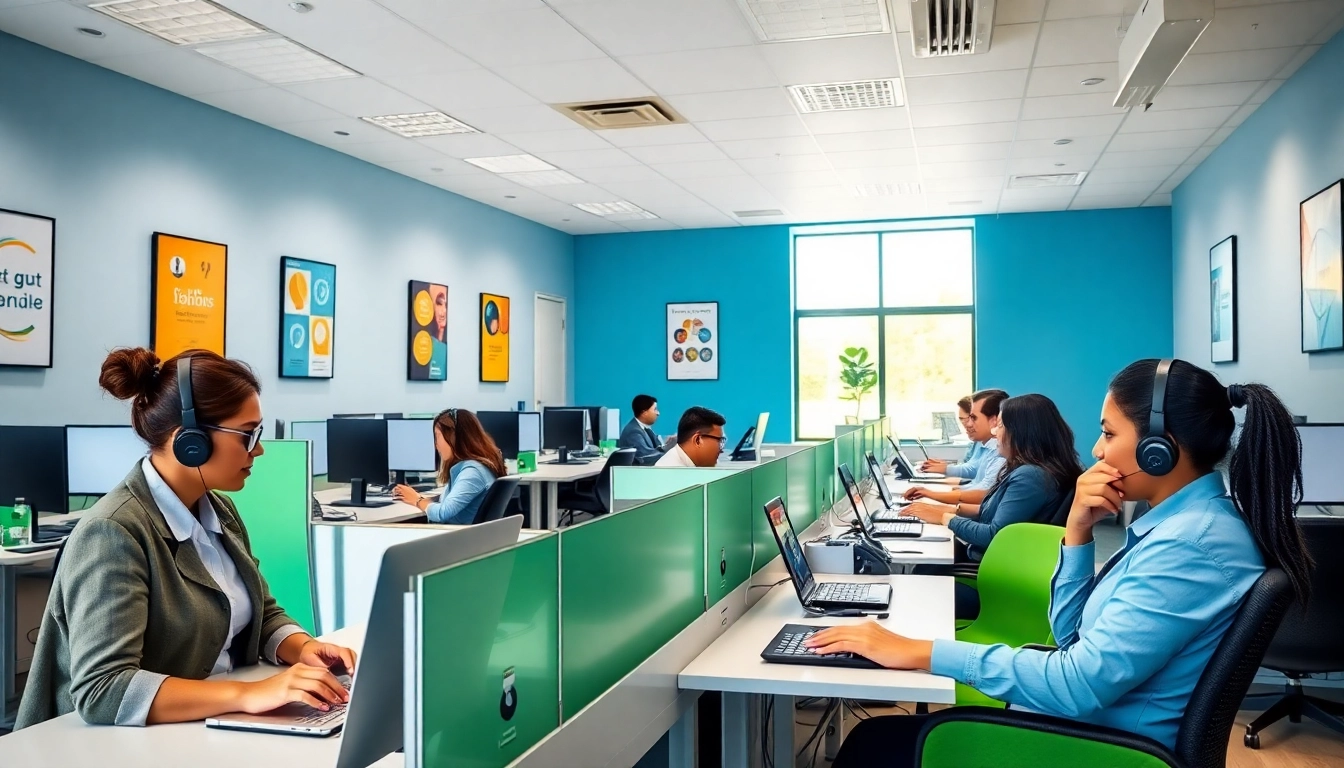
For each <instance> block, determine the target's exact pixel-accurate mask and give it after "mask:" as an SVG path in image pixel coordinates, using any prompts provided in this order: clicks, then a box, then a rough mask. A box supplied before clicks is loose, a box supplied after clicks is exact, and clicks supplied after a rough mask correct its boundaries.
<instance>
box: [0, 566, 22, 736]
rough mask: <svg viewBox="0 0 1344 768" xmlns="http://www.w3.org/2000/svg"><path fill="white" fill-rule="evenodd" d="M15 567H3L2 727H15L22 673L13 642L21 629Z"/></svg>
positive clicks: (0, 633)
mask: <svg viewBox="0 0 1344 768" xmlns="http://www.w3.org/2000/svg"><path fill="white" fill-rule="evenodd" d="M14 572H15V569H14V568H7V567H5V566H3V565H0V727H3V728H13V727H14V718H15V717H16V716H17V715H18V703H19V702H18V697H17V696H15V693H14V676H15V675H16V674H17V673H18V671H19V659H18V655H19V649H18V645H17V643H16V641H15V639H14V633H15V632H16V631H17V629H16V627H17V626H18V610H19V605H18V598H17V597H16V596H15V583H14V578H15V576H14Z"/></svg>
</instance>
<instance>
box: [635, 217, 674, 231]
mask: <svg viewBox="0 0 1344 768" xmlns="http://www.w3.org/2000/svg"><path fill="white" fill-rule="evenodd" d="M621 226H622V227H625V228H626V229H628V230H630V231H631V232H664V231H668V230H673V229H681V227H679V226H677V225H676V224H673V223H672V222H670V221H664V220H662V219H632V220H630V221H622V222H621Z"/></svg>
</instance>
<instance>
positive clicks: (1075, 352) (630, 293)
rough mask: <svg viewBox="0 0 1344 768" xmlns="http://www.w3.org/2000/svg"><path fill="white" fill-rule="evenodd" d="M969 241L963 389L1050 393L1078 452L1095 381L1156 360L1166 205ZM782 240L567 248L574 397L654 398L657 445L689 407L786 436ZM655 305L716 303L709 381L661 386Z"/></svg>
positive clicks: (1097, 396) (662, 238) (736, 237)
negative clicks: (762, 421)
mask: <svg viewBox="0 0 1344 768" xmlns="http://www.w3.org/2000/svg"><path fill="white" fill-rule="evenodd" d="M975 230H976V237H975V268H976V301H977V304H976V334H977V336H976V372H977V382H976V384H977V386H980V387H985V386H996V387H1002V388H1004V389H1007V390H1008V391H1009V392H1012V393H1014V394H1020V393H1024V392H1029V391H1034V392H1041V393H1044V394H1046V395H1049V396H1050V397H1051V398H1053V399H1054V400H1055V401H1056V403H1057V404H1058V405H1059V406H1060V409H1061V411H1063V413H1064V416H1065V418H1067V419H1068V421H1069V423H1070V425H1071V426H1072V427H1073V428H1074V430H1075V431H1076V432H1077V433H1078V435H1077V437H1078V445H1079V448H1080V450H1081V451H1084V452H1086V451H1089V450H1090V449H1091V446H1092V443H1093V441H1094V440H1095V437H1096V429H1095V424H1096V421H1097V417H1098V414H1099V413H1100V410H1101V401H1102V398H1103V397H1104V396H1105V392H1106V384H1107V382H1108V381H1109V380H1110V377H1111V376H1112V375H1113V374H1115V372H1116V371H1118V370H1119V369H1121V368H1123V367H1124V366H1125V365H1127V364H1128V363H1130V362H1132V361H1133V360H1135V359H1137V358H1141V357H1157V356H1162V355H1167V354H1170V353H1171V339H1172V327H1171V311H1170V308H1171V301H1172V298H1171V296H1172V294H1171V216H1170V209H1169V208H1137V209H1122V210H1100V211H1071V212H1060V213H1024V214H1009V215H1003V216H982V217H978V218H976V220H975ZM789 236H790V235H789V228H788V227H785V226H765V227H739V228H732V229H712V230H684V231H672V232H648V233H636V234H626V235H592V236H583V237H579V238H577V243H576V248H575V294H576V295H577V297H578V301H577V311H576V314H575V336H576V339H577V341H576V355H577V357H576V374H575V391H576V395H577V397H578V400H579V401H581V402H584V403H597V404H605V405H620V406H621V408H622V409H623V411H625V412H628V410H629V401H630V398H631V397H632V396H634V395H635V394H637V393H640V392H645V393H648V394H651V395H654V396H655V397H657V398H659V408H660V410H661V411H662V414H663V417H662V421H661V422H659V429H660V430H661V431H662V432H664V433H671V432H673V431H675V423H676V419H677V418H678V417H679V416H680V414H681V412H682V411H683V410H684V409H685V408H687V407H689V406H691V405H704V406H707V407H710V408H714V409H715V410H718V411H720V412H721V413H723V414H724V416H725V417H727V419H728V421H729V426H728V433H729V435H730V437H731V438H733V439H736V437H737V436H739V435H740V434H741V432H742V430H744V429H745V428H746V427H747V426H748V425H750V424H751V423H753V422H754V420H755V417H756V414H757V413H758V412H759V411H763V410H764V411H769V412H770V414H771V418H770V424H771V426H770V429H769V430H768V437H769V439H770V440H771V441H782V440H786V439H791V438H792V422H793V389H792V387H793V385H792V362H791V361H792V355H793V341H792V327H793V319H792V307H791V303H790V295H791V292H790V285H789V280H790V277H789V271H790V265H789V260H790V243H789ZM670 301H718V302H719V311H720V322H721V324H722V326H723V327H722V332H721V333H720V336H719V343H720V348H719V361H720V365H721V369H720V378H719V380H718V381H710V382H680V381H677V382H673V381H667V380H666V373H665V371H666V366H665V364H664V362H663V355H664V354H665V344H664V343H663V340H662V339H663V332H664V331H663V326H664V323H665V313H666V308H665V304H666V303H667V302H670ZM623 415H624V414H623ZM1085 455H1086V454H1085Z"/></svg>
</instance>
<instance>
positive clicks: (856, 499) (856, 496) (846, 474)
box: [835, 464, 868, 530]
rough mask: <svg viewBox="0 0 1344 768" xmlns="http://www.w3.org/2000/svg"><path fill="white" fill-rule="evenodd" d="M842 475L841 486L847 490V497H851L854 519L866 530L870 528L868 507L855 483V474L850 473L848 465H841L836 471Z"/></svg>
mask: <svg viewBox="0 0 1344 768" xmlns="http://www.w3.org/2000/svg"><path fill="white" fill-rule="evenodd" d="M835 471H836V472H837V473H839V475H840V485H841V486H842V487H843V488H844V489H845V495H846V496H848V497H849V505H850V506H851V507H853V508H854V517H855V519H857V520H858V521H859V523H860V524H861V525H862V526H863V527H864V529H865V530H866V529H867V528H868V507H866V506H864V504H863V493H862V492H861V491H860V490H859V484H858V483H856V482H854V473H852V472H850V471H849V465H848V464H841V465H840V467H839V468H838V469H836V470H835Z"/></svg>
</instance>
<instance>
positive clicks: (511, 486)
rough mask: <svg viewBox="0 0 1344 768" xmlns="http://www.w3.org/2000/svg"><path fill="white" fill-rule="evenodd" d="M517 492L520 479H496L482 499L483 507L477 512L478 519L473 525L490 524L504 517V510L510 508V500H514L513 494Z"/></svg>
mask: <svg viewBox="0 0 1344 768" xmlns="http://www.w3.org/2000/svg"><path fill="white" fill-rule="evenodd" d="M516 490H518V478H516V477H498V478H495V482H493V483H491V484H490V488H489V489H488V490H486V492H485V498H483V499H481V506H480V508H479V509H477V510H476V519H475V520H472V521H471V522H472V524H473V525H474V524H476V523H488V522H490V521H491V520H498V519H500V518H502V517H504V510H505V509H507V508H508V506H509V500H510V499H512V498H513V492H514V491H516Z"/></svg>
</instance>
